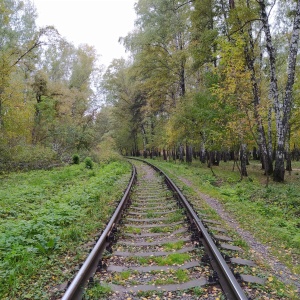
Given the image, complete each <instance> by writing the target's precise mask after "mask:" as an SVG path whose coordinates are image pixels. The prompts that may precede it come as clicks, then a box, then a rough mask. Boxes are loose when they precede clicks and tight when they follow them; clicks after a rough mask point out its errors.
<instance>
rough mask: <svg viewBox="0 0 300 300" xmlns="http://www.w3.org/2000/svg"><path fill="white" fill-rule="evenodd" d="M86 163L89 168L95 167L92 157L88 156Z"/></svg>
mask: <svg viewBox="0 0 300 300" xmlns="http://www.w3.org/2000/svg"><path fill="white" fill-rule="evenodd" d="M84 163H85V167H86V168H87V169H93V161H92V159H91V158H90V157H86V158H85V160H84Z"/></svg>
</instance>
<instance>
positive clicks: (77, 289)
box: [62, 166, 136, 300]
mask: <svg viewBox="0 0 300 300" xmlns="http://www.w3.org/2000/svg"><path fill="white" fill-rule="evenodd" d="M135 181H136V169H135V167H134V166H132V173H131V179H130V182H129V184H128V186H127V189H126V191H125V193H124V195H123V197H122V199H121V201H120V203H119V205H118V207H117V208H116V210H115V212H114V214H113V216H112V217H111V219H110V221H109V222H108V224H107V226H106V228H105V229H104V231H103V232H102V234H101V236H100V237H99V239H98V241H97V243H96V245H95V247H94V248H93V250H92V251H91V253H90V254H89V256H88V257H87V259H86V261H85V262H84V264H83V265H82V267H81V268H80V270H79V272H78V273H77V275H76V277H75V278H74V279H73V281H72V282H71V284H70V286H69V287H68V289H67V290H66V292H65V294H64V296H63V297H62V300H77V299H78V300H79V299H82V295H83V292H84V287H85V286H86V284H87V282H88V280H89V278H90V277H92V275H93V274H94V273H95V271H96V269H97V267H98V264H99V262H100V261H101V257H102V254H103V252H104V250H105V249H106V247H107V246H108V245H109V244H110V242H109V238H110V235H111V234H113V232H112V231H113V230H114V228H115V226H116V225H117V224H118V222H119V221H120V219H121V216H122V213H123V211H124V209H125V208H126V206H127V204H128V201H129V195H130V191H131V188H132V186H133V184H134V183H135Z"/></svg>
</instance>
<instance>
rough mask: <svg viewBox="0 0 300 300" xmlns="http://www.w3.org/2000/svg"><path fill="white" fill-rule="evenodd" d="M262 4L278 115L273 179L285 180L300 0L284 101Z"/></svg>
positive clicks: (262, 8)
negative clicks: (285, 150) (285, 154)
mask: <svg viewBox="0 0 300 300" xmlns="http://www.w3.org/2000/svg"><path fill="white" fill-rule="evenodd" d="M258 3H259V5H260V15H261V21H262V24H263V29H264V33H265V36H266V46H267V51H268V54H269V62H270V91H271V94H272V97H273V101H274V110H275V116H276V139H277V148H276V154H275V156H276V158H275V169H274V173H273V180H274V181H277V182H283V181H284V173H285V172H284V171H285V170H284V144H285V140H286V135H287V131H288V125H289V120H290V114H291V107H292V103H293V101H292V100H293V99H292V98H293V97H292V89H293V85H294V81H295V67H296V59H297V52H298V42H299V30H300V0H298V1H297V8H296V15H295V19H294V24H293V30H292V35H291V40H290V47H289V58H288V70H287V83H286V87H285V95H284V99H283V101H280V99H279V92H278V85H277V74H276V56H275V48H274V46H273V42H272V36H271V30H270V24H269V20H268V14H267V11H266V4H265V1H264V0H260V1H258Z"/></svg>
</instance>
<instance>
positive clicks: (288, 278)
mask: <svg viewBox="0 0 300 300" xmlns="http://www.w3.org/2000/svg"><path fill="white" fill-rule="evenodd" d="M173 175H174V176H177V175H175V174H173ZM177 178H178V179H179V180H181V181H182V182H183V183H184V184H186V185H187V186H188V187H191V188H193V190H194V191H195V192H196V193H197V195H198V196H199V197H201V198H202V199H203V200H205V201H206V203H207V204H208V205H209V206H210V207H212V208H213V209H214V210H215V211H216V212H217V213H218V214H219V215H220V217H221V218H222V219H223V220H224V221H225V222H226V224H227V225H228V226H230V227H231V228H233V229H234V230H235V231H236V232H237V233H238V234H239V235H240V236H241V237H242V238H243V239H244V240H245V241H246V242H247V243H248V245H249V246H250V247H251V248H252V250H253V251H255V252H256V254H257V255H258V257H259V259H261V260H262V261H266V262H267V264H268V265H269V266H270V267H271V269H272V271H273V275H274V276H276V277H277V278H278V279H279V280H280V281H282V282H284V283H285V284H292V285H295V286H296V287H297V289H298V293H299V299H300V281H299V278H296V276H295V275H294V274H292V273H291V271H290V270H289V269H288V268H287V267H286V266H285V265H284V264H282V263H281V262H279V261H278V259H277V258H276V257H274V256H273V255H272V254H271V253H270V251H269V247H268V246H266V245H264V244H262V243H260V242H258V241H257V240H256V239H255V238H254V237H253V235H252V234H251V233H250V232H249V231H247V230H245V229H242V228H241V226H240V225H239V223H238V222H237V221H236V220H235V219H234V218H233V217H232V216H231V215H230V214H229V213H228V212H226V211H225V209H224V207H223V205H222V204H221V203H220V202H219V201H218V200H217V199H215V198H212V197H210V196H208V195H206V194H203V193H202V192H200V191H199V190H198V189H197V187H195V186H194V185H193V184H192V183H191V182H190V181H189V180H187V179H186V178H184V177H179V176H177Z"/></svg>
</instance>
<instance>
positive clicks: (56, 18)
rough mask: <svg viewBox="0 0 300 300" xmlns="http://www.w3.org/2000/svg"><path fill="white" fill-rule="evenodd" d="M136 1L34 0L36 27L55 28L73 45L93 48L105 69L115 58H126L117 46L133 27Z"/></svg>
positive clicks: (121, 47) (122, 48)
mask: <svg viewBox="0 0 300 300" xmlns="http://www.w3.org/2000/svg"><path fill="white" fill-rule="evenodd" d="M136 1H137V0H33V3H34V5H35V7H36V9H37V13H38V15H39V16H38V20H37V24H38V26H40V27H41V26H45V25H54V26H55V28H56V29H57V30H58V31H59V33H60V34H61V35H62V36H63V37H66V39H67V40H68V41H69V42H73V43H74V44H75V45H76V46H78V45H79V44H81V43H87V44H89V45H93V46H95V48H96V49H97V52H98V54H100V55H101V58H100V62H101V63H102V64H104V65H105V66H106V67H107V66H108V65H109V63H110V62H111V61H112V59H114V58H120V57H122V56H123V57H125V56H126V53H125V49H124V47H123V46H122V45H120V44H119V43H118V39H119V37H121V36H126V35H127V33H128V32H130V31H131V30H132V29H133V27H134V20H135V12H134V3H135V2H136Z"/></svg>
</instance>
